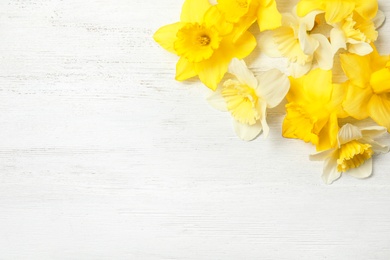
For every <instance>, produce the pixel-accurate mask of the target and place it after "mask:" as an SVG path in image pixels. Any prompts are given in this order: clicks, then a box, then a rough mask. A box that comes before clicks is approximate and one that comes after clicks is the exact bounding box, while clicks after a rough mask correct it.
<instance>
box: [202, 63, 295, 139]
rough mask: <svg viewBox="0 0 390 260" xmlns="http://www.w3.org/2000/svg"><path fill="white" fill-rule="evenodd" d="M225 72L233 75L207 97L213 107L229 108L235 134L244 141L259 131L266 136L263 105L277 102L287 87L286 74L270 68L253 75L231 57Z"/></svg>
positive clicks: (281, 98) (243, 64)
mask: <svg viewBox="0 0 390 260" xmlns="http://www.w3.org/2000/svg"><path fill="white" fill-rule="evenodd" d="M229 72H230V73H231V74H233V75H234V76H235V78H234V79H229V80H227V81H225V82H224V83H223V84H222V85H220V86H219V88H218V89H217V91H215V92H214V93H213V94H212V95H211V96H210V98H209V99H208V100H209V103H210V104H211V105H212V106H213V107H215V108H216V109H219V110H222V111H229V112H230V114H231V115H232V117H233V119H234V121H233V122H234V129H235V131H236V133H237V135H238V136H239V137H240V138H241V139H243V140H246V141H250V140H253V139H254V138H256V137H257V136H258V135H259V134H260V133H261V131H263V132H264V135H265V136H267V135H268V132H269V127H268V124H267V121H266V117H267V113H266V110H267V108H273V107H275V106H277V105H278V104H279V103H280V102H281V101H282V100H283V99H284V97H285V95H286V93H287V92H288V90H289V86H290V83H289V81H288V78H287V76H285V75H284V74H283V73H281V72H280V71H279V70H276V69H272V70H269V71H266V72H262V73H260V74H259V75H258V76H257V77H255V76H254V75H253V73H252V72H251V71H250V70H249V69H248V68H247V66H246V64H245V62H244V61H239V60H238V59H233V60H232V62H231V64H230V66H229Z"/></svg>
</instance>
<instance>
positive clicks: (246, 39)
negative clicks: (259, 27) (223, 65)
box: [226, 32, 257, 59]
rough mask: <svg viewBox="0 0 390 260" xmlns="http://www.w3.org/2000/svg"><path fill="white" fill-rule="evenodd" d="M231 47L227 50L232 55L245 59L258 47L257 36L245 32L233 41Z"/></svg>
mask: <svg viewBox="0 0 390 260" xmlns="http://www.w3.org/2000/svg"><path fill="white" fill-rule="evenodd" d="M232 44H233V45H232V46H231V47H230V48H231V49H229V50H226V52H227V53H231V57H232V58H233V57H235V58H238V59H243V58H245V57H247V56H248V55H249V54H251V53H252V51H253V50H254V49H255V47H256V44H257V42H256V38H255V37H254V36H253V34H251V33H250V32H244V33H243V34H242V35H241V37H240V38H238V39H237V40H236V41H234V42H233V43H232Z"/></svg>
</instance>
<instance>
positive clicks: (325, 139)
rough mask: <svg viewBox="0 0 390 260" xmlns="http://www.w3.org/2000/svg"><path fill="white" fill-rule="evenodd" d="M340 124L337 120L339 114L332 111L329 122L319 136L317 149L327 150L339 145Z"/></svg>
mask: <svg viewBox="0 0 390 260" xmlns="http://www.w3.org/2000/svg"><path fill="white" fill-rule="evenodd" d="M338 131H339V125H338V121H337V114H336V113H332V114H331V115H330V117H329V120H328V122H327V124H326V125H325V126H324V127H323V128H322V129H321V132H320V133H319V135H318V137H319V139H318V144H317V146H316V149H317V151H325V150H328V149H330V148H335V147H336V146H337V135H338Z"/></svg>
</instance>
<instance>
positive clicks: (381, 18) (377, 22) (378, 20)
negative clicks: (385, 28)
mask: <svg viewBox="0 0 390 260" xmlns="http://www.w3.org/2000/svg"><path fill="white" fill-rule="evenodd" d="M385 20H386V16H385V13H384V12H382V11H381V10H378V13H377V14H376V16H375V18H374V19H373V20H372V22H373V23H374V26H375V28H376V29H378V28H379V27H381V26H382V25H383V23H384V22H385Z"/></svg>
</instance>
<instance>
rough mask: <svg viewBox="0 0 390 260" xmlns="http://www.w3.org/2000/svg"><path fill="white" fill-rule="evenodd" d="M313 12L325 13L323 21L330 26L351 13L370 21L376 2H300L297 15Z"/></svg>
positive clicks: (376, 8) (373, 15) (374, 0)
mask: <svg viewBox="0 0 390 260" xmlns="http://www.w3.org/2000/svg"><path fill="white" fill-rule="evenodd" d="M314 10H322V11H325V19H326V21H327V22H328V23H330V24H335V23H338V22H341V21H342V20H343V19H345V18H346V17H347V16H349V15H350V14H352V12H354V11H355V12H356V13H358V14H359V15H360V16H361V17H362V18H363V19H365V20H371V19H373V18H374V17H375V16H376V12H377V11H378V1H377V0H370V1H368V0H300V1H299V3H298V15H299V16H301V17H303V16H305V15H307V14H308V13H310V12H312V11H314Z"/></svg>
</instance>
